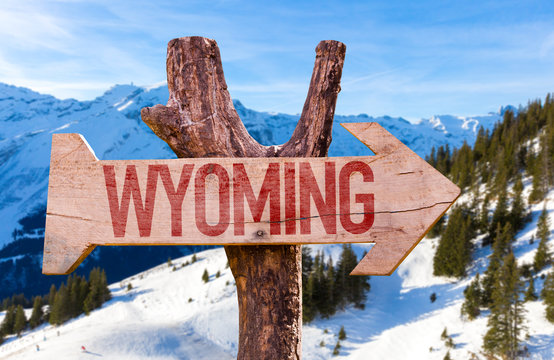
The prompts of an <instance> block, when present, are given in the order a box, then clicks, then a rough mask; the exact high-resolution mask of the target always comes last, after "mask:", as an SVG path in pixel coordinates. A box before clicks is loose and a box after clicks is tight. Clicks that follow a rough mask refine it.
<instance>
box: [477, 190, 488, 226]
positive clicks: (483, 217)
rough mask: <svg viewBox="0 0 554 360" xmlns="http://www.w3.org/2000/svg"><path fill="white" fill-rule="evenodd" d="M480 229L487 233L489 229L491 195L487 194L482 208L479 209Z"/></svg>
mask: <svg viewBox="0 0 554 360" xmlns="http://www.w3.org/2000/svg"><path fill="white" fill-rule="evenodd" d="M478 226H479V230H480V231H481V233H483V234H484V233H486V232H488V231H489V227H490V223H489V196H488V195H486V196H485V199H484V200H483V203H482V204H481V210H480V211H479V221H478Z"/></svg>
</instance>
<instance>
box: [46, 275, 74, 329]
mask: <svg viewBox="0 0 554 360" xmlns="http://www.w3.org/2000/svg"><path fill="white" fill-rule="evenodd" d="M69 304H70V298H69V291H68V289H67V287H66V286H65V284H63V283H62V284H61V285H60V288H59V289H58V291H57V292H56V297H55V298H54V304H53V305H52V309H51V312H50V317H49V322H50V324H52V325H60V324H63V323H64V322H66V321H67V320H69V319H70V318H71V314H70V313H69V311H70V306H69Z"/></svg>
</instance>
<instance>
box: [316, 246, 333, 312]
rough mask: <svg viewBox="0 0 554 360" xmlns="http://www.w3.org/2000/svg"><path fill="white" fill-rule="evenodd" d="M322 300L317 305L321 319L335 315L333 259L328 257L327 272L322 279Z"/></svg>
mask: <svg viewBox="0 0 554 360" xmlns="http://www.w3.org/2000/svg"><path fill="white" fill-rule="evenodd" d="M321 286H322V291H321V292H322V298H321V301H320V304H319V312H320V313H321V317H323V318H329V316H331V315H333V314H334V313H335V300H334V287H335V270H334V267H333V259H331V257H330V256H329V260H328V262H327V270H326V272H325V275H324V277H323V279H322V284H321Z"/></svg>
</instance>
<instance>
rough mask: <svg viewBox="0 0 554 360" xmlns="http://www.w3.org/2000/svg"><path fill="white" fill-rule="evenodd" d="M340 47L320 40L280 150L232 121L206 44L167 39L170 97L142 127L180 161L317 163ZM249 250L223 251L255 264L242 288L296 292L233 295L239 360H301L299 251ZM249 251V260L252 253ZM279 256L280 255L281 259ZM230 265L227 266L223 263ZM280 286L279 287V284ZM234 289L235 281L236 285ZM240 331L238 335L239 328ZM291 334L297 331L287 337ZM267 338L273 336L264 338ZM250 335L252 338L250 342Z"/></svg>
mask: <svg viewBox="0 0 554 360" xmlns="http://www.w3.org/2000/svg"><path fill="white" fill-rule="evenodd" d="M345 52H346V46H345V45H344V44H342V43H340V42H338V41H322V42H320V43H319V44H318V46H317V48H316V60H315V65H314V70H313V73H312V80H311V83H310V90H309V91H308V96H307V98H306V102H305V105H304V109H303V111H302V116H301V119H300V121H299V122H298V125H297V127H296V129H295V131H294V135H293V137H292V139H291V141H289V142H287V143H286V144H284V145H283V146H269V147H265V146H262V145H260V144H258V143H257V142H256V141H254V139H252V137H250V135H249V134H248V133H247V131H246V129H245V128H244V125H243V124H242V122H241V121H240V118H239V117H238V115H237V113H236V111H235V109H234V107H233V104H232V102H231V97H230V95H229V92H228V91H227V84H226V83H225V78H224V76H223V67H222V65H221V58H220V54H219V49H218V47H217V44H216V42H215V41H214V40H210V39H205V38H200V37H190V38H181V39H175V40H172V41H170V42H169V44H168V57H167V76H168V85H169V90H170V100H169V102H168V104H167V106H168V107H162V106H156V107H154V108H150V109H143V110H142V111H141V115H142V118H143V120H144V121H145V122H146V123H147V124H148V125H149V126H150V127H151V128H152V130H154V132H155V133H156V134H157V135H158V136H160V137H161V138H162V139H163V140H165V141H166V142H167V143H168V144H169V145H170V146H171V148H172V149H173V150H174V151H175V152H176V154H177V155H178V156H180V157H204V156H221V157H224V156H229V157H270V156H280V155H281V154H282V155H283V156H297V157H310V156H325V155H327V150H328V148H329V144H330V142H331V137H330V136H331V127H332V125H333V114H334V110H335V103H336V97H337V94H338V92H339V91H340V78H341V74H342V65H343V63H344V55H345ZM256 249H257V250H252V249H249V248H244V247H235V248H231V249H230V248H228V247H226V249H225V250H226V252H227V253H228V257H230V262H231V263H233V264H241V263H243V262H247V258H248V257H250V256H254V257H255V258H256V259H257V261H258V263H259V264H262V265H264V264H265V266H258V267H256V269H258V271H257V272H256V273H252V272H249V273H248V276H249V277H248V279H247V280H246V281H247V282H249V283H250V282H256V283H257V282H261V283H263V284H264V285H263V286H267V287H268V289H269V288H270V287H274V288H280V289H285V288H290V289H293V290H291V293H297V294H298V295H297V299H295V301H289V300H290V299H288V298H286V299H285V298H280V297H277V298H274V299H273V302H271V303H264V302H263V301H262V299H258V298H257V297H256V295H253V294H249V293H245V292H243V290H242V288H240V287H239V288H237V292H238V299H239V316H240V318H241V321H244V322H245V323H246V324H249V325H247V326H248V331H249V333H248V334H250V335H248V334H247V335H245V334H243V333H242V332H241V334H240V335H239V357H238V358H239V359H274V358H275V357H272V356H271V355H264V356H261V357H256V356H254V355H250V354H259V352H255V351H256V348H257V347H259V345H260V344H262V345H263V344H265V345H263V348H264V349H265V353H267V354H275V353H278V354H279V356H278V358H279V359H299V358H300V357H301V332H300V330H301V324H302V309H301V306H300V307H299V306H298V304H301V299H302V294H301V289H302V284H301V276H300V275H299V274H298V273H295V271H296V272H298V271H299V270H298V269H300V264H299V261H300V260H299V259H300V253H301V248H300V246H294V247H290V246H289V247H287V249H290V251H289V252H286V253H285V254H283V252H282V251H280V250H277V248H274V247H271V248H267V249H264V248H263V247H257V248H256ZM253 251H256V252H257V253H256V254H253V253H252V252H253ZM283 255H284V256H285V257H284V258H283ZM231 260H232V261H231ZM280 262H281V263H283V269H281V270H280V271H281V272H284V271H288V270H291V271H293V273H287V274H285V275H286V276H278V275H277V274H276V273H275V272H274V267H273V266H272V264H276V263H280ZM231 270H232V271H233V275H234V276H235V278H236V279H237V278H240V277H242V276H243V274H244V273H243V272H242V269H241V268H239V267H234V266H231ZM285 280H286V281H285ZM237 283H238V281H237ZM262 307H268V311H272V312H273V313H274V314H275V316H277V317H278V318H280V319H287V322H286V324H283V323H281V322H279V323H274V322H271V319H269V318H264V321H259V319H258V311H259V309H260V308H262ZM241 329H242V330H244V329H243V328H242V327H241ZM267 329H276V331H275V332H277V333H279V334H280V338H279V339H278V340H276V339H273V338H271V336H270V334H269V333H268V331H267ZM293 330H297V331H293ZM270 333H271V334H272V333H273V331H272V332H270ZM254 334H255V335H256V338H254V337H253V336H254Z"/></svg>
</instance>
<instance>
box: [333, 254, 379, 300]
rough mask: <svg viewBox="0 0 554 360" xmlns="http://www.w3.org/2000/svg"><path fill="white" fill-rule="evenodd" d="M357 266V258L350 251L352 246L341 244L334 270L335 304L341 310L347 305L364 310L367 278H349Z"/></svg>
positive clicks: (367, 288)
mask: <svg viewBox="0 0 554 360" xmlns="http://www.w3.org/2000/svg"><path fill="white" fill-rule="evenodd" d="M357 264H358V258H357V257H356V254H355V253H354V251H353V250H352V245H351V244H343V246H342V252H341V254H340V258H339V261H338V263H337V268H336V275H335V291H334V296H335V299H336V301H335V302H336V304H337V306H338V307H339V308H341V309H342V308H344V307H345V306H346V305H347V304H349V303H350V304H354V306H355V307H357V308H360V309H363V308H364V304H365V301H366V299H367V295H366V293H367V292H368V291H369V289H370V285H369V277H367V276H350V273H351V272H352V270H354V268H355V267H356V265H357Z"/></svg>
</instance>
